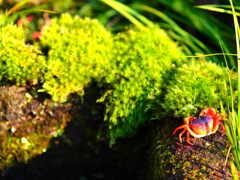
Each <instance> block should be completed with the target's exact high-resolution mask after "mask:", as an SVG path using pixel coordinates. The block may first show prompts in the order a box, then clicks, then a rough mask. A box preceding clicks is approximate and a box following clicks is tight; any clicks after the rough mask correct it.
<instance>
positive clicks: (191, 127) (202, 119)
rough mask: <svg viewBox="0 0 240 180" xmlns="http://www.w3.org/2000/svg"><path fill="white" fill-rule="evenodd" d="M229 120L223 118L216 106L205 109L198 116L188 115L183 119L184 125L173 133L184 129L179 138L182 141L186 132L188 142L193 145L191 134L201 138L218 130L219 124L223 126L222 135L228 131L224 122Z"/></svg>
mask: <svg viewBox="0 0 240 180" xmlns="http://www.w3.org/2000/svg"><path fill="white" fill-rule="evenodd" d="M220 121H227V122H228V119H227V118H223V117H222V114H220V113H218V112H217V110H216V109H214V108H206V109H203V110H202V111H201V112H200V114H199V116H198V117H186V118H184V119H183V122H184V125H182V126H179V127H177V128H176V129H175V130H174V131H173V135H174V134H175V133H176V132H177V131H178V130H180V129H183V131H182V132H181V133H180V134H179V140H180V142H181V143H182V135H183V133H185V132H187V134H186V141H187V143H188V144H190V145H193V144H192V143H191V142H190V136H189V134H190V135H191V136H193V137H195V138H201V137H204V136H208V135H210V134H213V133H215V132H216V131H217V130H218V127H219V125H220V126H221V127H222V136H223V135H224V134H225V133H226V129H225V127H224V125H223V124H222V122H220Z"/></svg>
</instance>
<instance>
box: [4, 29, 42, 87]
mask: <svg viewBox="0 0 240 180" xmlns="http://www.w3.org/2000/svg"><path fill="white" fill-rule="evenodd" d="M0 34H1V35H0V81H5V82H6V81H7V82H9V81H10V82H14V83H16V84H17V85H20V84H21V85H22V84H26V83H27V82H29V83H33V84H37V83H38V81H39V80H41V79H42V75H43V73H44V68H45V58H44V56H43V55H41V51H40V50H39V49H38V47H36V46H33V45H29V44H26V43H25V35H24V32H23V29H22V28H21V27H17V26H16V25H7V26H5V27H2V28H0Z"/></svg>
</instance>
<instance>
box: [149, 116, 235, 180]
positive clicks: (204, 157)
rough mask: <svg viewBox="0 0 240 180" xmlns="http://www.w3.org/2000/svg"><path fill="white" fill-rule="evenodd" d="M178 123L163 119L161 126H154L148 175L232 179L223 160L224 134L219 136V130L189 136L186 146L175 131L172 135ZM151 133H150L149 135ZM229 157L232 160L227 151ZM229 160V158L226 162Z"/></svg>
mask: <svg viewBox="0 0 240 180" xmlns="http://www.w3.org/2000/svg"><path fill="white" fill-rule="evenodd" d="M179 125H181V124H176V123H174V121H173V120H171V119H167V120H166V121H165V122H164V123H161V126H159V125H158V126H156V125H154V126H153V127H152V133H156V134H155V138H153V141H152V148H151V154H150V167H151V169H152V172H151V175H152V176H150V178H151V179H154V180H161V179H168V180H175V179H227V180H228V179H229V180H230V179H232V177H231V173H230V168H229V163H227V165H226V166H225V164H224V163H225V159H226V156H227V151H228V148H229V143H228V141H227V137H226V135H224V136H221V129H219V130H218V131H217V132H216V133H215V134H212V135H209V136H206V137H203V138H193V137H191V142H192V143H193V144H194V145H193V146H190V145H188V144H187V143H186V141H185V134H184V135H183V143H180V142H179V139H178V133H177V135H175V136H173V135H172V132H173V130H174V128H176V127H177V126H179ZM153 136H154V135H153ZM230 159H233V156H232V154H230ZM228 162H229V161H228Z"/></svg>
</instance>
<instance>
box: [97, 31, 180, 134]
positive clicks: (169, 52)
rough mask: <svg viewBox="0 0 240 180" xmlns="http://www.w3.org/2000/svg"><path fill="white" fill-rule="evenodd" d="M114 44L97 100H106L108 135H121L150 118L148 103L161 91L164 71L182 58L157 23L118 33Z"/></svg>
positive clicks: (131, 130)
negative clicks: (104, 87) (106, 86)
mask: <svg viewBox="0 0 240 180" xmlns="http://www.w3.org/2000/svg"><path fill="white" fill-rule="evenodd" d="M113 47H114V48H113V49H112V53H113V59H112V69H111V71H110V72H109V74H108V75H107V76H106V82H107V83H108V84H109V85H110V88H109V90H108V91H107V92H106V94H105V95H104V96H103V97H102V98H101V99H100V100H99V101H101V102H103V101H104V102H105V103H106V114H105V119H108V120H109V121H110V129H111V132H112V134H111V136H112V137H113V136H114V137H123V136H125V135H126V134H132V133H134V131H135V130H136V128H137V127H139V125H141V124H142V123H143V122H144V121H146V120H149V117H146V115H147V111H148V110H147V109H148V108H149V107H148V104H149V102H150V101H152V99H154V97H158V96H160V94H161V93H162V86H163V84H164V81H165V79H164V78H163V77H164V75H165V74H166V72H167V71H168V70H169V69H171V67H172V64H173V63H177V64H178V63H180V62H181V61H182V60H183V59H182V58H181V55H182V54H181V51H180V49H179V47H178V46H177V44H176V43H174V42H173V41H172V40H171V39H170V38H169V37H168V36H167V35H166V33H165V32H164V31H163V30H162V29H160V28H159V27H155V28H142V29H136V28H133V29H130V30H128V31H126V32H122V33H119V34H117V35H116V36H115V37H114V46H113Z"/></svg>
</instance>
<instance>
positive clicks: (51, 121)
mask: <svg viewBox="0 0 240 180" xmlns="http://www.w3.org/2000/svg"><path fill="white" fill-rule="evenodd" d="M0 92H1V93H0V109H1V111H0V142H1V145H0V156H1V159H0V169H3V168H8V167H9V166H12V165H14V164H15V163H19V162H23V163H27V162H28V160H29V159H31V158H33V157H35V156H37V155H39V154H41V153H43V152H45V151H46V150H47V148H48V147H49V145H50V140H51V138H53V137H57V136H59V135H61V134H62V133H63V130H64V128H65V126H66V124H67V122H68V121H69V120H70V114H69V112H68V111H69V107H68V105H60V104H57V103H53V102H52V101H50V100H47V99H46V100H44V101H43V102H40V101H38V100H37V99H35V98H33V97H32V96H31V95H30V94H29V93H28V92H27V90H26V88H24V87H16V86H12V87H0Z"/></svg>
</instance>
